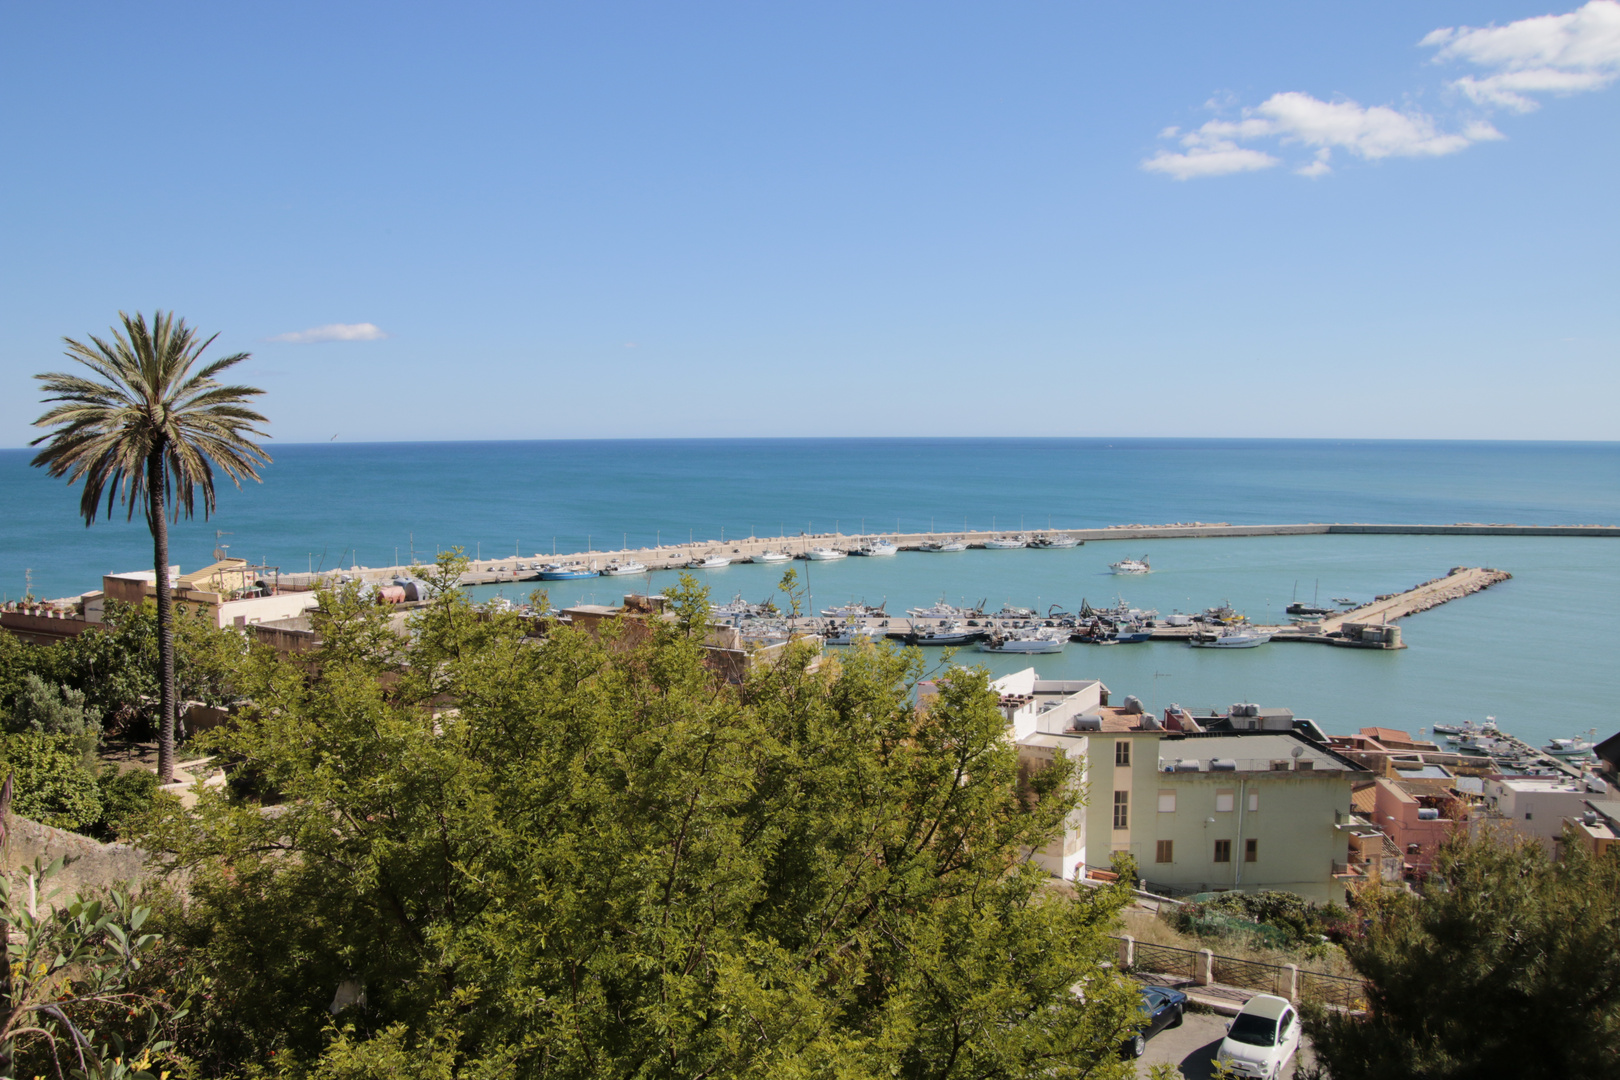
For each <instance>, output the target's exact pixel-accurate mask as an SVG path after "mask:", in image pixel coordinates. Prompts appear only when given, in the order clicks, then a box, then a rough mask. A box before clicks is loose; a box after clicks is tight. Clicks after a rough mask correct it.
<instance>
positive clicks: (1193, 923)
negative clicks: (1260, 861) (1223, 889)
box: [1166, 889, 1349, 948]
mask: <svg viewBox="0 0 1620 1080" xmlns="http://www.w3.org/2000/svg"><path fill="white" fill-rule="evenodd" d="M1166 917H1167V918H1168V920H1169V921H1170V923H1171V925H1173V926H1175V928H1176V929H1177V930H1180V931H1181V932H1182V933H1184V934H1194V935H1197V936H1199V937H1226V938H1248V939H1251V940H1253V941H1254V942H1255V943H1257V944H1263V945H1267V946H1270V947H1272V948H1295V947H1299V946H1314V945H1320V944H1321V943H1322V939H1323V938H1330V939H1333V940H1338V939H1340V938H1342V937H1343V935H1344V933H1345V927H1346V925H1347V921H1348V918H1349V915H1348V913H1347V912H1346V911H1345V910H1344V909H1343V908H1342V907H1339V906H1338V905H1337V904H1315V903H1312V902H1311V901H1309V900H1307V899H1305V898H1304V897H1303V896H1300V895H1298V894H1297V893H1291V892H1283V891H1281V890H1276V889H1267V890H1264V891H1262V892H1229V893H1219V894H1216V895H1215V896H1212V897H1209V898H1208V899H1204V900H1201V901H1199V902H1197V903H1192V904H1188V905H1186V906H1185V907H1182V908H1178V909H1177V910H1175V911H1174V912H1168V913H1166Z"/></svg>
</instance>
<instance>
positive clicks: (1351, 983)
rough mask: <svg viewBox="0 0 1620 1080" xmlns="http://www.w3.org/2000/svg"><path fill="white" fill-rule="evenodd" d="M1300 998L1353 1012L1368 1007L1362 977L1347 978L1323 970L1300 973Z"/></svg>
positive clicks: (1365, 988)
mask: <svg viewBox="0 0 1620 1080" xmlns="http://www.w3.org/2000/svg"><path fill="white" fill-rule="evenodd" d="M1299 1000H1301V1001H1320V1002H1321V1003H1322V1004H1324V1005H1335V1006H1337V1007H1338V1008H1341V1009H1349V1010H1350V1011H1351V1012H1362V1011H1364V1010H1365V1009H1366V1008H1367V987H1366V986H1365V984H1363V983H1362V981H1361V980H1360V979H1346V978H1344V977H1343V976H1341V975H1329V974H1327V973H1326V972H1323V971H1301V972H1300V973H1299Z"/></svg>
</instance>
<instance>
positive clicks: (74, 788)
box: [0, 732, 102, 832]
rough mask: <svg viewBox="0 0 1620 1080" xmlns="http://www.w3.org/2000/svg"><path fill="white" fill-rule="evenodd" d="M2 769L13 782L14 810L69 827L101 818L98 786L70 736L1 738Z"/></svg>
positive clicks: (80, 828) (78, 828)
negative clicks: (14, 785) (9, 775)
mask: <svg viewBox="0 0 1620 1080" xmlns="http://www.w3.org/2000/svg"><path fill="white" fill-rule="evenodd" d="M7 773H9V774H11V775H12V776H13V778H14V781H15V784H16V797H15V801H14V802H13V803H12V807H11V808H12V810H13V811H14V812H15V813H17V814H20V815H22V816H23V817H25V818H29V819H30V820H33V821H38V822H40V823H41V824H44V825H49V826H51V827H53V828H57V829H67V830H69V831H70V832H88V831H89V830H91V829H93V828H94V827H95V826H96V825H97V824H98V823H99V822H100V821H101V817H102V807H101V791H100V789H99V788H98V787H97V786H96V778H95V777H94V776H93V775H91V773H90V770H89V769H87V768H85V759H84V749H83V747H82V746H81V745H80V742H79V740H78V739H76V738H74V737H73V736H71V735H39V734H35V733H32V732H28V733H25V734H21V735H7V736H4V737H3V738H0V774H7Z"/></svg>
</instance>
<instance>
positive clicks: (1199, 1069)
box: [1136, 1012, 1310, 1080]
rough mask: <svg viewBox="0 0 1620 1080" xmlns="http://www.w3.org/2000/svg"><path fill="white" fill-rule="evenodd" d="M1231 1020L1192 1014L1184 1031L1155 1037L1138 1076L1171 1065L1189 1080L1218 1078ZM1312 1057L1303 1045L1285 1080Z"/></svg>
mask: <svg viewBox="0 0 1620 1080" xmlns="http://www.w3.org/2000/svg"><path fill="white" fill-rule="evenodd" d="M1227 1020H1228V1018H1227V1017H1225V1016H1216V1015H1215V1014H1214V1013H1203V1012H1196V1013H1188V1014H1187V1017H1186V1019H1185V1020H1183V1021H1182V1022H1181V1026H1180V1027H1178V1028H1166V1029H1165V1030H1164V1031H1161V1032H1159V1033H1158V1034H1157V1035H1155V1036H1153V1038H1152V1040H1151V1041H1149V1043H1148V1048H1147V1053H1145V1054H1143V1055H1142V1058H1141V1060H1140V1061H1138V1062H1137V1063H1136V1075H1137V1076H1146V1075H1147V1074H1148V1069H1149V1068H1150V1067H1151V1066H1154V1065H1158V1064H1161V1063H1164V1062H1169V1063H1170V1064H1171V1065H1174V1066H1176V1067H1177V1068H1179V1069H1180V1070H1181V1075H1182V1076H1184V1077H1186V1080H1210V1078H1212V1077H1213V1076H1214V1075H1215V1069H1214V1064H1215V1051H1216V1050H1218V1049H1219V1048H1220V1045H1221V1040H1222V1039H1223V1038H1225V1037H1226V1024H1227ZM1309 1055H1310V1044H1309V1042H1308V1041H1307V1042H1306V1043H1303V1044H1301V1046H1300V1050H1299V1053H1298V1054H1296V1055H1294V1058H1293V1060H1292V1061H1290V1062H1289V1063H1288V1066H1287V1068H1285V1069H1283V1077H1284V1080H1292V1077H1293V1075H1294V1066H1295V1065H1297V1064H1298V1063H1299V1059H1300V1058H1301V1057H1304V1058H1305V1059H1306V1060H1307V1061H1308V1060H1309V1059H1310V1058H1309Z"/></svg>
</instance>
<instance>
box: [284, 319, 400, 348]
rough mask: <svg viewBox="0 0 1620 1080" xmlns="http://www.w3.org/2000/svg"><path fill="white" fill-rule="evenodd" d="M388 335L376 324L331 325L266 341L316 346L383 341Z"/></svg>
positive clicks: (299, 331)
mask: <svg viewBox="0 0 1620 1080" xmlns="http://www.w3.org/2000/svg"><path fill="white" fill-rule="evenodd" d="M387 336H388V334H387V333H386V332H385V331H384V330H383V329H382V327H380V326H377V325H376V324H375V323H368V322H361V323H331V324H329V325H327V326H314V327H311V328H310V329H308V330H295V331H293V332H292V333H290V334H277V335H276V336H275V337H271V338H265V340H266V341H279V342H285V343H286V344H289V345H314V344H317V343H318V342H322V341H381V340H382V339H383V338H385V337H387Z"/></svg>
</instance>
